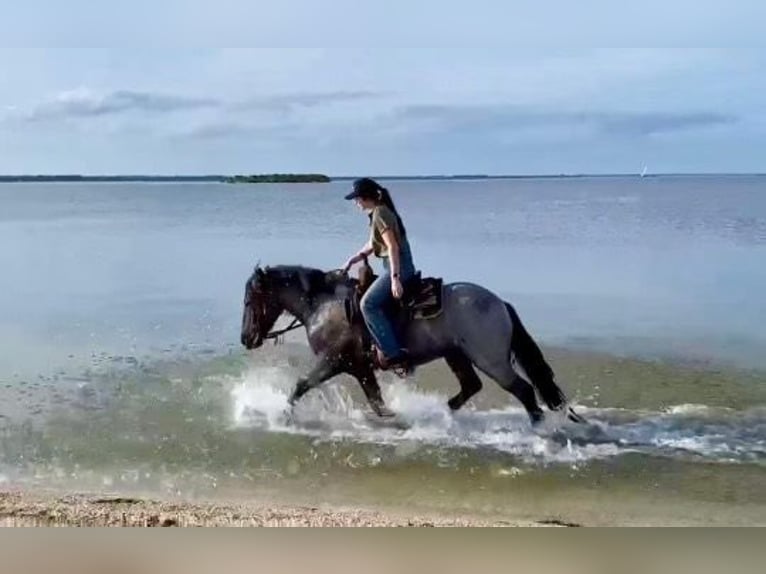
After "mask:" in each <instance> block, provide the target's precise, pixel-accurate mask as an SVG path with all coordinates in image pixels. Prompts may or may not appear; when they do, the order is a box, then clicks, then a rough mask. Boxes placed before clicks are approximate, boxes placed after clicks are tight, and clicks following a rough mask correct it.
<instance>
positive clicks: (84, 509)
mask: <svg viewBox="0 0 766 574" xmlns="http://www.w3.org/2000/svg"><path fill="white" fill-rule="evenodd" d="M41 526H42V527H53V526H77V527H104V526H110V527H416V528H427V527H467V526H470V527H476V526H478V527H489V526H494V527H509V526H519V527H532V526H580V525H579V524H568V523H565V522H560V521H557V520H539V521H528V520H527V521H525V520H517V519H510V520H492V519H482V518H478V517H475V516H471V515H465V514H461V515H459V516H455V517H445V516H440V515H436V514H431V513H419V514H415V513H412V514H410V513H406V514H405V513H402V512H395V511H390V510H381V509H371V508H361V507H360V508H357V507H346V506H335V505H320V506H301V505H285V504H281V503H264V502H255V501H220V502H219V501H196V502H191V501H186V500H183V499H162V498H159V497H145V496H130V495H120V494H116V493H109V494H96V493H62V492H54V491H50V492H49V491H44V490H40V491H27V490H25V489H2V490H0V527H41Z"/></svg>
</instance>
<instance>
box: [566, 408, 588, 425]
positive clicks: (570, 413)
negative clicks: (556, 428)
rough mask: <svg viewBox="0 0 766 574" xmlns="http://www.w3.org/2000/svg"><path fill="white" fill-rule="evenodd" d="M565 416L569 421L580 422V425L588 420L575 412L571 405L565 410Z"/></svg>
mask: <svg viewBox="0 0 766 574" xmlns="http://www.w3.org/2000/svg"><path fill="white" fill-rule="evenodd" d="M567 418H568V419H569V420H570V421H572V422H573V423H577V424H581V425H582V424H585V423H587V422H588V421H586V420H585V419H584V418H583V417H581V416H580V415H578V414H577V413H576V412H574V410H573V409H572V407H569V409H568V410H567Z"/></svg>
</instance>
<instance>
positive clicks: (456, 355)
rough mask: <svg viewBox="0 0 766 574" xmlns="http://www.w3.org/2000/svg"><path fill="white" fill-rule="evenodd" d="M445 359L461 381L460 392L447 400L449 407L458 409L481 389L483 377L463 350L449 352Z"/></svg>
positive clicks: (454, 409)
mask: <svg viewBox="0 0 766 574" xmlns="http://www.w3.org/2000/svg"><path fill="white" fill-rule="evenodd" d="M444 360H445V361H446V362H447V365H448V366H449V368H450V369H451V370H452V372H453V373H454V374H455V376H456V377H457V380H458V382H459V383H460V392H459V393H458V394H456V395H455V396H454V397H452V398H451V399H450V400H449V401H447V404H448V405H449V408H450V409H452V410H453V411H456V410H458V409H460V407H462V406H463V405H464V404H466V403H467V402H468V401H469V400H470V398H471V397H472V396H474V395H475V394H476V393H478V392H479V391H480V390H481V379H480V378H479V375H477V374H476V371H475V370H474V368H473V364H471V360H470V359H469V358H468V357H466V356H465V354H464V353H463V352H462V351H453V352H451V353H448V354H447V355H445V357H444Z"/></svg>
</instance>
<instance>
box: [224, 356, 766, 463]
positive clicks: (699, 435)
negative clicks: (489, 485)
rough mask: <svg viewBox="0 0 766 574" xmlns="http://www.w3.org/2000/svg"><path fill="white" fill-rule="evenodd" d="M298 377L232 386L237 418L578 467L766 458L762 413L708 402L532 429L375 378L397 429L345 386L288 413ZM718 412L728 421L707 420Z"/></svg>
mask: <svg viewBox="0 0 766 574" xmlns="http://www.w3.org/2000/svg"><path fill="white" fill-rule="evenodd" d="M294 383H295V376H294V375H292V374H289V373H288V372H286V371H285V370H284V369H280V368H257V369H253V370H252V371H250V372H248V373H247V374H246V376H245V377H244V379H243V380H240V381H239V382H238V383H237V384H236V385H235V386H234V388H233V390H232V399H233V419H234V424H235V425H236V426H240V427H256V428H260V429H263V430H265V431H269V432H289V433H298V434H306V435H311V436H315V437H318V439H319V440H337V439H351V440H354V441H357V442H360V443H375V444H395V445H400V446H401V447H405V446H407V448H415V449H417V448H419V446H421V445H426V446H429V445H430V446H440V447H453V448H487V449H491V450H494V451H497V452H502V453H508V454H511V455H514V456H516V457H519V458H520V459H522V460H524V461H533V462H538V463H539V462H542V463H544V464H548V463H564V464H577V463H582V462H587V461H590V460H596V459H607V458H612V457H615V456H618V455H621V454H626V453H629V452H646V453H650V454H659V455H666V456H675V455H677V454H678V452H686V453H692V454H694V455H698V456H699V455H701V456H703V457H707V458H711V459H714V460H715V459H720V460H726V461H730V459H731V458H732V457H735V458H740V459H743V460H749V461H752V460H754V459H755V460H759V457H760V459H762V458H763V455H764V454H766V447H765V446H764V445H765V444H766V442H764V441H765V440H766V437H764V436H761V435H762V434H764V433H766V430H765V429H766V416H764V413H756V414H752V415H749V418H748V417H746V418H747V420H743V417H742V416H741V415H737V413H735V412H728V413H726V412H725V410H723V411H722V410H721V409H710V408H709V407H706V406H704V405H677V406H674V407H669V408H667V409H665V410H664V411H663V412H653V413H651V412H638V411H635V412H634V411H626V410H624V409H596V408H589V409H584V408H578V409H577V410H578V411H579V412H581V413H583V414H584V415H585V416H586V417H587V419H588V421H589V423H590V424H588V425H575V424H572V423H568V422H567V421H566V418H565V414H563V413H547V412H546V420H545V423H544V424H543V425H541V426H540V427H538V428H536V429H533V428H532V427H531V425H530V423H529V419H528V417H527V414H526V412H525V411H524V409H523V408H521V407H516V406H510V407H508V408H505V409H498V410H490V411H476V410H472V409H470V408H465V409H463V410H461V411H459V412H457V413H452V412H451V411H450V409H449V408H448V407H447V404H446V397H445V396H443V395H441V394H435V393H427V392H424V391H422V390H419V389H418V388H417V387H415V386H413V385H412V384H408V383H407V382H400V381H396V382H393V383H384V382H381V386H382V391H383V396H384V399H385V401H386V404H387V405H388V406H389V408H391V410H393V411H394V412H395V413H396V414H397V417H398V420H399V421H401V422H403V423H405V424H404V428H398V427H396V426H386V425H383V424H381V425H378V424H375V423H374V422H371V421H370V419H369V418H368V416H367V413H368V408H367V406H366V405H359V404H355V403H354V401H353V400H352V398H351V394H350V393H349V392H348V389H347V388H346V386H345V385H342V384H337V383H336V384H333V383H328V384H327V385H324V386H322V387H320V388H318V389H315V390H313V391H311V392H310V393H309V394H307V395H306V396H305V397H304V398H303V399H302V400H301V402H300V403H299V405H298V407H296V409H295V410H294V411H292V414H288V413H289V411H288V403H287V399H288V396H289V393H290V392H291V390H292V385H294ZM722 413H724V414H726V417H725V418H724V419H720V418H711V417H712V416H713V414H715V415H716V417H720V416H722ZM754 417H755V418H756V419H757V420H756V421H755V422H756V424H755V425H754V424H753V420H752V419H753V418H754ZM748 433H749V434H748ZM753 433H755V434H753ZM413 445H414V446H413Z"/></svg>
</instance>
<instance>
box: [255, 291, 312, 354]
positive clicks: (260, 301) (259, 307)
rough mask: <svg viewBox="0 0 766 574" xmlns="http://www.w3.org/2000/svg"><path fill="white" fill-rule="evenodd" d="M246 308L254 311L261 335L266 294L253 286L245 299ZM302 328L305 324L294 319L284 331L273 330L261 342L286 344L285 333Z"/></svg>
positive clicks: (256, 326) (263, 336)
mask: <svg viewBox="0 0 766 574" xmlns="http://www.w3.org/2000/svg"><path fill="white" fill-rule="evenodd" d="M253 299H255V301H253ZM245 307H250V308H252V309H253V313H254V316H255V319H254V321H255V328H256V330H257V332H258V334H259V335H260V331H261V322H262V321H264V320H265V318H266V301H264V293H263V292H262V291H261V290H259V289H256V288H254V287H252V286H251V288H250V290H249V291H248V296H247V298H246V299H245ZM302 326H303V323H301V321H300V319H298V318H297V317H294V318H293V320H292V322H291V323H290V324H289V325H288V326H287V327H285V328H284V329H277V330H271V331H269V332H268V333H266V334H265V335H261V340H262V341H267V340H269V339H274V344H275V345H276V344H278V343H280V342H284V339H281V337H282V336H283V335H284V334H285V333H289V332H290V331H294V330H295V329H299V328H300V327H302Z"/></svg>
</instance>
